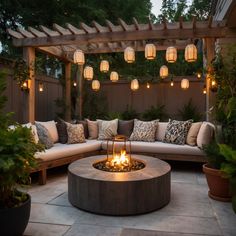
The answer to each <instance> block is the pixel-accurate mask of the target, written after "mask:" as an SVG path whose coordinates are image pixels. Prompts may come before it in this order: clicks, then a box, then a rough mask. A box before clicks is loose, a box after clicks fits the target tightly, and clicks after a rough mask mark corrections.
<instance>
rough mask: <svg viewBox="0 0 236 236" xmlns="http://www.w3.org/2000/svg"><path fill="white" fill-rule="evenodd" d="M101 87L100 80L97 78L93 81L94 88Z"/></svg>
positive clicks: (96, 89)
mask: <svg viewBox="0 0 236 236" xmlns="http://www.w3.org/2000/svg"><path fill="white" fill-rule="evenodd" d="M99 89H100V82H99V80H97V79H95V80H93V81H92V90H94V91H98V90H99Z"/></svg>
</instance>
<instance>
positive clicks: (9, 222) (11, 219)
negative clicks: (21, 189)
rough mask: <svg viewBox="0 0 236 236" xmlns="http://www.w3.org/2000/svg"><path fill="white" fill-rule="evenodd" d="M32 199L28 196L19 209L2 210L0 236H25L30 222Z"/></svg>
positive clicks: (0, 211)
mask: <svg viewBox="0 0 236 236" xmlns="http://www.w3.org/2000/svg"><path fill="white" fill-rule="evenodd" d="M30 208H31V199H30V195H28V199H27V201H25V202H24V203H23V204H22V205H20V206H19V207H14V208H7V209H0V235H4V236H13V235H17V236H18V235H23V233H24V231H25V228H26V226H27V224H28V222H29V217H30Z"/></svg>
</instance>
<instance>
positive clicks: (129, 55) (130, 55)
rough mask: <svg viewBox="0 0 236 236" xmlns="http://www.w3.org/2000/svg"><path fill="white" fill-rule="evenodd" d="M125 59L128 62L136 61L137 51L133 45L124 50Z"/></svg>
mask: <svg viewBox="0 0 236 236" xmlns="http://www.w3.org/2000/svg"><path fill="white" fill-rule="evenodd" d="M124 59H125V61H126V62H128V63H133V62H134V61H135V51H134V49H133V48H131V47H127V48H126V49H125V51H124Z"/></svg>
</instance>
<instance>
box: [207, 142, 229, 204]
mask: <svg viewBox="0 0 236 236" xmlns="http://www.w3.org/2000/svg"><path fill="white" fill-rule="evenodd" d="M204 151H205V153H206V156H207V163H206V164H204V165H203V172H204V173H205V176H206V179H207V184H208V187H209V192H208V195H209V197H210V198H212V199H215V200H218V201H226V202H227V201H231V194H230V190H229V180H228V178H226V176H225V175H224V174H223V173H222V171H221V166H222V164H223V163H224V162H225V157H224V156H223V155H222V154H221V153H220V147H219V145H218V143H217V142H216V140H213V141H212V142H211V143H210V144H209V145H207V146H205V147H204Z"/></svg>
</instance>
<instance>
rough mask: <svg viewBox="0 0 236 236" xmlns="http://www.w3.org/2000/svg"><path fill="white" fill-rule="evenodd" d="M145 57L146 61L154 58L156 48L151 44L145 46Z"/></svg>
mask: <svg viewBox="0 0 236 236" xmlns="http://www.w3.org/2000/svg"><path fill="white" fill-rule="evenodd" d="M145 57H146V59H148V60H153V59H155V57H156V46H155V45H154V44H152V43H149V44H146V46H145Z"/></svg>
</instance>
